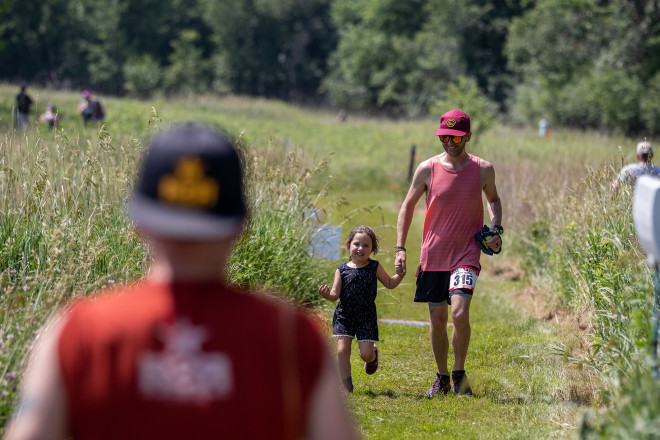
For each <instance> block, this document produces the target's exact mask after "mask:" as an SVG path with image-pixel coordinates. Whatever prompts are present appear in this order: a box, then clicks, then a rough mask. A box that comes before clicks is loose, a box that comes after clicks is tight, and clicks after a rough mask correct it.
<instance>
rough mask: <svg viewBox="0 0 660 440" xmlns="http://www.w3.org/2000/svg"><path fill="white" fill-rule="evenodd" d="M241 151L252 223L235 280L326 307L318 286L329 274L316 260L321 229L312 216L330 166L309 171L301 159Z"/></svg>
mask: <svg viewBox="0 0 660 440" xmlns="http://www.w3.org/2000/svg"><path fill="white" fill-rule="evenodd" d="M239 145H240V144H239ZM241 149H242V151H243V156H244V159H245V160H244V162H245V164H246V171H247V176H248V178H247V188H248V200H249V201H250V211H251V217H250V220H249V223H248V225H247V228H246V231H245V232H244V234H243V236H242V237H241V240H240V241H239V242H238V244H237V246H236V248H235V250H234V253H233V255H232V258H231V262H230V278H231V279H232V280H233V281H234V282H236V283H238V284H240V285H246V286H250V287H254V286H257V287H260V286H263V287H265V288H267V289H270V290H275V291H278V292H282V293H283V294H284V295H285V296H287V297H289V298H292V299H295V300H296V301H298V302H301V303H321V302H322V301H321V300H322V298H321V297H320V296H319V295H318V293H317V291H316V286H317V285H318V284H319V283H320V281H319V280H320V279H321V278H322V277H323V276H324V275H325V272H326V269H327V268H326V266H325V264H324V262H322V261H319V260H318V259H316V258H315V257H313V256H312V255H311V254H310V249H311V248H312V238H313V236H314V233H315V232H316V226H317V225H316V223H315V222H314V221H313V220H312V219H311V218H310V216H309V213H311V212H313V211H314V209H315V208H314V205H315V204H316V202H318V197H320V194H317V195H313V194H309V193H308V188H309V186H310V181H311V179H313V177H314V176H315V175H316V174H317V173H318V172H320V171H321V170H322V169H323V168H324V166H325V164H324V163H321V164H319V166H318V167H317V168H316V169H315V170H308V169H306V168H305V167H303V166H302V165H301V162H300V161H299V159H298V157H297V156H296V154H295V153H289V154H288V155H286V156H281V155H279V154H277V153H274V152H272V151H271V152H264V151H262V150H254V149H249V148H245V147H241ZM273 154H274V156H273ZM278 156H279V157H278Z"/></svg>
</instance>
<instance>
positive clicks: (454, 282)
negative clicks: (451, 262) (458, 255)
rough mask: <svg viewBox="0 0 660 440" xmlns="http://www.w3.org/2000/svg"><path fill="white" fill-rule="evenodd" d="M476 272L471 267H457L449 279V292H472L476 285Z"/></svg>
mask: <svg viewBox="0 0 660 440" xmlns="http://www.w3.org/2000/svg"><path fill="white" fill-rule="evenodd" d="M477 278H479V275H477V271H476V270H474V269H472V268H471V267H459V268H457V269H454V270H453V271H452V273H451V277H450V278H449V291H450V292H451V291H453V290H456V289H467V290H474V286H475V284H477Z"/></svg>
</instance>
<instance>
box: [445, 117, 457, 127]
mask: <svg viewBox="0 0 660 440" xmlns="http://www.w3.org/2000/svg"><path fill="white" fill-rule="evenodd" d="M454 125H456V119H447V127H449V128H452V127H453V126H454Z"/></svg>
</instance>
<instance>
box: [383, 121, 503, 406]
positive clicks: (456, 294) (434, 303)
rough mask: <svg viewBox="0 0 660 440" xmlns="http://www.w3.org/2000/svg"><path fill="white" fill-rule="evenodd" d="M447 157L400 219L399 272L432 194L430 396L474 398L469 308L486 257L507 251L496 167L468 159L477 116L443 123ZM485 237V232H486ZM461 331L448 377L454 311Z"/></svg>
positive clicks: (418, 175)
mask: <svg viewBox="0 0 660 440" xmlns="http://www.w3.org/2000/svg"><path fill="white" fill-rule="evenodd" d="M436 135H437V136H438V137H439V138H440V142H441V143H442V147H443V149H444V152H443V153H442V154H439V155H436V156H434V157H432V158H430V159H428V160H425V161H423V162H422V163H421V164H420V165H419V167H417V170H416V171H415V174H414V175H413V179H412V183H411V185H410V189H409V190H408V194H407V195H406V198H405V200H404V201H403V204H402V205H401V210H400V211H399V217H398V220H397V246H396V258H395V262H394V267H395V270H396V273H400V272H404V273H405V272H406V260H407V258H406V248H405V245H406V239H407V237H408V231H409V229H410V224H411V222H412V219H413V214H414V212H415V206H416V205H417V202H418V201H419V199H420V198H421V197H422V195H424V194H426V214H425V218H424V232H423V236H422V249H421V256H420V263H419V267H418V269H417V274H416V277H417V282H416V290H415V299H414V301H415V302H425V303H428V308H429V315H430V321H431V328H430V338H431V348H432V350H433V355H434V357H435V362H436V365H437V372H436V377H435V379H434V381H433V383H432V384H431V387H430V388H429V389H428V391H427V392H426V394H425V397H428V398H431V397H433V396H436V395H439V394H444V395H446V394H449V393H450V392H453V394H455V395H460V396H465V395H467V396H470V395H472V388H471V387H470V383H469V381H468V378H467V375H466V374H465V358H466V356H467V352H468V346H469V343H470V336H471V327H470V303H471V301H472V296H473V294H474V288H475V284H476V282H477V278H478V276H479V272H480V271H481V265H480V262H479V261H480V257H481V252H482V250H483V251H484V252H486V253H489V254H492V253H493V252H494V253H499V252H500V250H501V248H502V239H501V237H500V234H501V233H502V232H503V229H502V226H501V224H502V203H501V201H500V197H499V195H498V194H497V188H496V186H495V170H494V168H493V165H491V164H490V163H489V162H487V161H485V160H483V159H481V158H479V157H477V156H474V155H472V154H468V152H467V151H466V150H465V145H466V144H467V142H469V141H470V139H471V138H472V132H471V131H470V117H469V116H468V115H467V114H466V113H465V112H463V111H461V110H451V111H449V112H447V113H445V114H444V115H442V117H441V118H440V128H439V129H438V130H437V132H436ZM482 193H483V194H484V195H485V196H486V200H487V202H488V212H489V215H490V221H491V224H492V226H491V227H490V231H488V227H487V226H486V227H485V230H486V231H488V232H486V235H490V238H489V239H488V240H487V241H484V243H482V246H484V247H483V248H482V247H481V246H480V244H479V242H478V241H477V240H476V239H475V235H476V234H477V233H480V231H482V229H483V228H484V225H483V221H484V208H483V201H482ZM482 232H483V231H482ZM449 305H451V317H452V322H453V326H454V331H453V333H452V346H453V349H454V365H453V369H452V371H451V376H450V375H449V369H448V364H447V361H448V359H447V358H448V353H449V338H448V335H447V322H448V306H449Z"/></svg>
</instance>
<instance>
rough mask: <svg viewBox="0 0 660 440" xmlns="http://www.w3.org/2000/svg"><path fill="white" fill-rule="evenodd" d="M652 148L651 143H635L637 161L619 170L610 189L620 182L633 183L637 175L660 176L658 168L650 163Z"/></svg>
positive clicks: (617, 185) (616, 186)
mask: <svg viewBox="0 0 660 440" xmlns="http://www.w3.org/2000/svg"><path fill="white" fill-rule="evenodd" d="M652 161H653V148H652V147H651V143H650V142H647V141H642V142H639V143H638V144H637V163H631V164H628V165H626V166H624V167H623V168H621V171H619V175H618V176H617V178H616V179H615V180H614V182H612V189H617V188H618V187H619V185H621V184H629V185H634V184H635V181H636V180H637V178H638V177H639V176H644V175H649V176H652V177H656V178H660V168H658V167H656V166H654V165H653V164H652Z"/></svg>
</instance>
